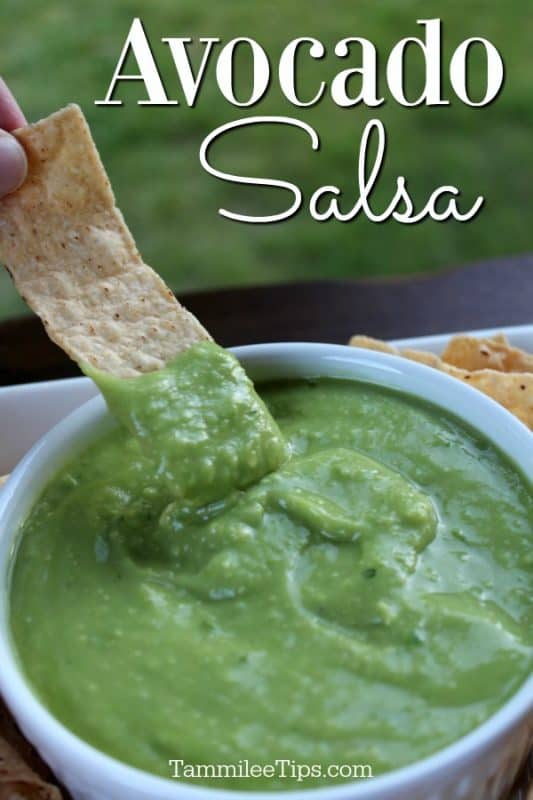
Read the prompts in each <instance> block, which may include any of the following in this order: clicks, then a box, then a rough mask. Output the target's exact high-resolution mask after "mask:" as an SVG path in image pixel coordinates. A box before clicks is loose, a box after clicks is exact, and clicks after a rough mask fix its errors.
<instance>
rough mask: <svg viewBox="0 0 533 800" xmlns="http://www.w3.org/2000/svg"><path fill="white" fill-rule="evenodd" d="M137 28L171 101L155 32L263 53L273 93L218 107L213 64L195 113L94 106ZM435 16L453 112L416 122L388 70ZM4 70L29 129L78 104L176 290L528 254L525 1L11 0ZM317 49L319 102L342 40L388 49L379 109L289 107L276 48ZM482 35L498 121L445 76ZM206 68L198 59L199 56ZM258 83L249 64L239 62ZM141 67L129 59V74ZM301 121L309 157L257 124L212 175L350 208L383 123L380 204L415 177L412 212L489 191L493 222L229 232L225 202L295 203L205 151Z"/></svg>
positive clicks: (531, 167) (1, 284)
mask: <svg viewBox="0 0 533 800" xmlns="http://www.w3.org/2000/svg"><path fill="white" fill-rule="evenodd" d="M135 16H140V17H141V18H142V20H143V22H144V25H145V28H146V31H147V33H148V36H149V38H150V41H151V43H152V46H153V50H154V53H155V55H156V58H157V61H158V64H159V66H160V69H161V72H162V74H163V75H164V80H165V85H166V88H167V92H168V95H169V97H171V98H172V99H176V98H178V99H180V100H181V98H182V94H181V88H180V85H179V82H178V79H177V76H176V73H175V70H174V67H173V64H172V61H171V58H170V53H169V51H168V48H167V46H166V45H163V44H162V43H161V42H160V38H161V37H162V36H192V37H195V36H217V37H219V38H221V39H222V40H223V41H226V42H227V41H229V40H230V39H231V38H234V37H235V36H241V35H245V36H251V37H253V38H256V39H257V40H258V41H259V42H260V43H261V44H262V45H263V46H264V47H265V48H266V50H267V52H268V54H269V56H270V59H271V63H272V65H273V68H274V69H273V74H274V80H273V82H272V86H271V89H270V92H269V94H268V96H267V99H265V100H263V101H262V102H261V103H260V104H259V105H257V106H255V107H254V108H253V109H237V108H234V107H233V106H231V105H230V104H229V103H228V102H227V101H226V100H225V99H224V98H223V97H222V96H221V94H220V93H219V90H218V87H217V84H216V81H215V73H214V68H215V61H214V60H213V61H212V62H211V63H210V68H209V70H208V73H207V76H206V80H205V82H204V84H203V86H202V90H201V93H200V96H199V99H198V101H197V104H196V107H195V108H194V109H190V108H188V107H187V106H186V105H184V104H181V105H180V106H178V107H165V108H150V107H142V106H137V105H136V104H135V100H136V99H141V98H143V97H144V96H145V93H144V90H142V89H141V88H140V86H139V84H133V83H131V84H129V85H128V86H126V87H125V85H124V84H122V88H121V89H120V90H119V96H120V97H121V98H123V99H125V100H126V103H125V105H124V106H122V107H98V106H95V105H94V100H95V99H102V98H103V97H104V96H105V93H106V91H107V87H108V85H109V82H110V80H111V76H112V74H113V71H114V68H115V64H116V62H117V59H118V57H119V54H120V51H121V49H122V45H123V42H124V40H125V37H126V34H127V32H128V30H129V27H130V24H131V21H132V19H133V17H135ZM432 17H441V18H442V20H443V29H444V65H445V66H444V69H443V76H444V87H445V93H446V95H447V96H448V98H449V99H451V100H452V104H451V105H450V106H445V107H441V108H430V109H426V108H416V109H406V108H403V107H401V106H399V105H398V104H397V103H396V102H395V101H394V100H393V99H391V98H390V95H389V93H388V89H387V86H386V83H385V63H386V57H387V54H388V52H389V50H390V48H391V47H392V46H393V44H394V43H395V42H396V41H398V39H400V38H402V37H404V36H410V35H420V34H421V31H422V29H421V28H420V27H419V26H417V25H416V20H417V19H418V18H423V19H428V18H432ZM0 23H1V24H0V37H1V42H0V73H1V74H2V75H3V77H4V78H5V79H6V81H7V82H8V83H9V84H10V86H11V87H12V89H13V91H14V93H15V94H16V96H17V97H18V99H19V101H20V104H21V105H22V107H23V109H24V111H25V113H26V115H27V117H28V119H30V120H35V119H38V118H39V117H41V116H45V115H47V114H48V113H50V112H51V111H53V110H55V109H57V108H59V107H60V106H63V105H65V104H66V103H68V102H70V101H77V102H79V103H80V104H81V106H82V107H83V109H84V111H85V113H86V114H87V116H88V118H89V121H90V124H91V127H92V130H93V133H94V137H95V139H96V141H97V144H98V146H99V148H100V151H101V154H102V157H103V160H104V162H105V164H106V167H107V169H108V171H109V174H110V177H111V180H112V183H113V186H114V188H115V192H116V194H117V198H118V203H119V205H120V207H121V208H122V209H123V211H124V214H125V216H126V219H127V220H128V222H129V225H130V227H131V229H132V231H133V233H134V235H135V237H136V239H137V242H138V245H139V248H140V250H141V252H142V253H143V255H144V256H145V259H146V261H147V262H148V263H150V264H151V265H152V266H154V267H155V268H156V269H157V270H158V271H160V272H161V274H162V275H163V276H164V277H165V278H166V279H167V281H168V282H169V283H170V284H171V285H172V287H173V288H175V289H177V290H178V291H180V290H185V289H190V288H204V287H214V286H223V285H228V284H239V283H260V282H274V281H282V280H291V279H313V278H326V277H327V278H332V277H359V276H387V275H389V276H390V275H398V274H404V273H415V272H422V271H430V270H432V271H433V270H437V269H440V268H442V267H445V266H451V265H454V264H458V263H463V262H468V261H470V260H475V259H483V258H494V257H497V256H502V255H509V254H513V253H518V252H524V251H527V250H532V249H533V225H532V223H531V219H530V205H531V186H532V183H533V180H532V179H533V154H532V151H533V136H532V132H533V102H532V92H531V89H532V79H531V53H532V50H531V43H532V42H533V14H532V13H531V2H530V0H507V2H505V3H496V2H491V3H487V2H486V0H484V1H483V2H477V1H476V0H471V2H469V3H465V2H464V1H463V0H440V2H431V0H429V1H428V2H423V3H422V2H409V0H402V1H399V0H381V1H380V2H376V1H375V0H334V1H333V2H329V3H325V2H323V0H321V1H320V2H319V1H318V0H271V1H270V2H262V0H203V1H202V2H200V1H199V0H150V2H147V1H145V2H143V3H139V2H130V1H129V0H91V2H90V3H87V2H86V0H69V1H68V2H58V0H42V1H41V0H2V3H1V7H0ZM304 35H306V36H316V37H317V38H319V39H320V40H321V41H323V42H324V44H325V45H326V46H327V48H328V51H329V53H330V54H329V55H328V56H327V57H326V58H325V59H324V60H323V61H321V62H318V61H317V62H311V60H305V59H303V60H302V61H303V62H304V63H305V65H306V66H305V68H304V69H301V70H300V72H299V78H300V85H301V88H302V91H305V89H306V87H307V89H308V91H309V93H311V92H312V93H313V94H314V92H315V91H316V87H317V85H318V82H319V81H320V80H328V79H329V80H330V79H331V78H332V77H333V76H334V75H335V74H336V73H337V72H338V71H339V70H340V69H346V68H348V67H349V66H358V64H357V51H354V58H353V60H351V59H344V60H340V59H338V58H336V57H335V56H334V54H333V46H334V44H335V43H336V41H337V40H338V39H341V38H344V37H347V36H350V35H352V36H364V37H367V38H369V39H371V40H372V41H374V42H375V44H376V45H377V46H378V48H379V53H380V84H379V91H380V92H381V93H382V94H384V96H385V98H386V103H385V104H384V105H382V106H381V107H379V108H377V109H365V108H361V107H356V108H354V109H340V108H337V107H336V106H335V105H334V104H333V102H332V101H331V99H329V97H326V99H324V100H322V102H320V103H319V104H318V105H317V106H315V107H314V108H311V109H295V108H293V107H292V106H291V105H290V104H289V103H288V102H287V101H286V100H284V99H283V97H282V95H281V92H280V90H279V88H278V86H277V83H276V80H275V76H276V64H277V58H278V57H279V54H280V52H281V50H282V48H283V46H284V45H285V44H286V43H287V42H288V41H289V40H290V39H292V38H294V37H297V36H304ZM470 36H484V37H486V38H488V39H490V40H491V41H492V42H493V43H494V44H495V45H496V46H497V47H498V48H499V50H500V52H501V53H502V55H503V57H504V61H505V65H506V85H505V87H504V90H503V92H502V94H501V95H500V96H499V98H498V99H497V100H496V101H495V102H494V103H492V104H491V105H490V106H489V107H487V108H483V109H472V108H468V107H465V106H464V105H463V104H462V103H461V102H460V101H459V100H457V99H456V98H455V99H454V96H453V95H452V94H451V92H450V90H449V81H448V80H447V72H448V64H449V57H450V53H451V52H453V50H454V49H455V47H456V46H457V45H458V44H459V43H460V42H461V41H462V40H463V39H465V38H468V37H470ZM191 52H192V53H193V54H194V55H193V60H195V63H198V60H199V57H200V55H201V54H200V51H199V49H194V48H193V50H192V51H191ZM238 63H239V72H240V73H242V79H241V80H239V82H238V90H239V91H242V92H243V93H244V92H245V91H246V88H247V87H248V86H249V85H250V81H249V78H247V77H246V76H247V75H248V74H249V73H248V67H249V60H248V59H247V57H246V54H245V53H244V52H241V53H240V54H239V57H238ZM421 65H422V60H421V57H420V55H419V54H417V53H416V52H415V51H414V50H412V51H411V52H410V56H409V61H408V85H409V91H410V92H412V96H413V97H415V96H416V92H417V87H418V89H419V88H420V86H421V81H422V75H421ZM129 66H130V67H131V71H134V70H135V63H134V62H133V63H131V61H130V64H129ZM484 69H485V67H484V61H483V59H482V58H481V57H479V55H476V53H474V54H473V57H472V61H471V80H472V91H473V93H474V94H475V93H476V92H477V93H478V95H479V93H480V92H481V91H482V87H483V82H482V81H481V78H482V76H483V75H484ZM253 114H280V115H290V116H297V117H299V118H300V119H302V120H305V121H306V122H308V123H309V124H311V125H313V126H314V127H315V128H316V130H317V132H318V133H319V135H320V137H321V141H322V149H321V151H320V152H319V153H316V152H313V151H312V150H311V148H310V145H309V141H308V139H307V137H306V136H305V134H303V132H301V131H297V130H291V129H288V128H285V127H283V128H278V127H277V126H265V127H264V128H261V129H260V128H259V127H257V126H255V127H254V128H253V130H252V129H247V131H246V132H245V133H239V134H233V135H230V136H227V137H225V139H224V140H223V141H221V142H220V143H219V144H217V145H216V147H214V148H213V161H214V162H215V161H216V166H217V167H218V168H220V169H223V170H226V171H228V172H235V173H240V174H244V175H256V176H263V177H267V176H270V177H277V178H285V179H287V180H291V181H292V182H294V183H297V184H298V185H299V186H301V188H302V189H303V191H304V192H305V195H306V197H307V198H309V195H310V194H311V193H312V191H313V190H314V189H315V188H317V187H319V186H321V185H323V184H337V185H338V186H340V187H342V188H343V189H344V191H345V194H346V198H347V201H346V203H347V206H348V207H349V206H351V205H352V204H353V203H354V202H355V200H356V199H357V184H356V178H355V166H356V158H357V154H358V149H359V141H360V136H361V132H362V130H363V127H364V124H365V122H366V121H367V120H368V119H369V118H371V117H372V116H378V117H379V118H380V119H382V120H383V122H384V123H385V125H386V127H387V132H388V156H387V165H386V169H385V170H384V172H383V173H382V176H381V179H380V183H379V188H378V190H377V191H376V193H375V200H374V206H375V208H377V209H382V208H383V207H384V206H385V205H387V204H388V202H389V201H390V199H391V197H392V194H393V189H394V185H395V179H396V176H397V175H400V174H401V175H405V176H406V177H407V180H408V186H409V188H410V191H411V195H412V197H413V199H414V200H415V202H416V203H417V204H419V205H423V204H425V202H426V200H427V198H428V196H429V194H430V193H431V192H432V191H433V190H434V189H435V188H436V187H438V186H440V185H443V184H455V185H456V186H458V187H459V188H461V189H462V190H463V196H464V200H463V208H469V207H470V205H471V204H472V202H473V200H474V198H475V197H476V196H477V195H478V194H481V195H484V196H485V198H486V205H485V208H484V209H483V210H482V211H481V213H480V214H479V215H478V216H477V218H476V219H475V220H473V221H471V222H469V223H466V224H460V223H458V222H447V223H436V222H433V221H431V220H430V221H425V222H423V223H420V224H417V225H413V226H408V225H401V224H398V223H396V222H394V221H389V222H387V223H384V224H379V225H377V224H373V223H371V222H369V221H368V220H366V219H365V218H363V217H358V218H357V219H356V220H354V221H352V222H350V223H346V224H342V223H339V222H337V221H330V222H328V223H325V224H319V223H317V222H315V221H314V220H312V219H311V217H310V216H309V214H308V212H307V211H306V210H305V209H304V210H303V211H301V212H300V213H299V214H298V215H297V216H296V217H294V218H293V219H291V220H289V221H285V222H283V223H281V224H274V225H245V224H242V223H236V222H232V221H229V220H226V219H223V218H222V217H220V216H219V215H218V214H217V209H218V208H219V207H221V206H225V207H226V208H230V209H233V210H240V211H241V212H248V213H254V214H259V213H273V211H274V210H279V209H280V207H283V206H282V205H280V204H282V203H285V202H286V198H287V195H286V194H281V193H280V192H276V191H272V190H268V189H259V188H257V187H252V188H250V187H235V186H231V185H230V184H228V183H225V182H222V181H217V180H216V179H215V178H213V177H212V176H210V175H208V174H207V173H206V172H205V171H204V170H203V169H202V168H201V166H200V163H199V160H198V149H199V147H200V144H201V142H202V140H203V138H204V137H205V136H206V135H207V134H208V133H209V132H210V131H211V130H212V129H213V128H215V127H217V126H219V125H221V124H223V123H225V122H228V121H230V120H232V119H237V118H239V117H242V116H246V115H253ZM23 308H24V307H23V304H22V302H21V301H20V300H19V299H18V298H17V296H16V293H15V291H14V290H13V288H12V286H11V284H10V281H9V279H8V278H7V276H6V275H5V274H4V273H3V272H2V273H1V274H0V316H3V317H5V316H8V315H11V314H15V313H20V311H22V310H23Z"/></svg>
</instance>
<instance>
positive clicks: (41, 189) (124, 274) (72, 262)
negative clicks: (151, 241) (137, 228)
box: [0, 105, 210, 377]
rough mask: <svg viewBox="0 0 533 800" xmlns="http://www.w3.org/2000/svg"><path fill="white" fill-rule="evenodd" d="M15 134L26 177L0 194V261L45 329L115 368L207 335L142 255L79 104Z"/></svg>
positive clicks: (160, 360) (132, 370) (154, 364)
mask: <svg viewBox="0 0 533 800" xmlns="http://www.w3.org/2000/svg"><path fill="white" fill-rule="evenodd" d="M14 135H15V136H16V137H17V139H18V140H19V142H20V143H21V144H22V145H23V147H24V149H25V150H26V153H27V156H28V163H29V169H28V178H27V179H26V182H25V183H24V184H23V185H22V187H21V188H20V189H19V190H18V191H16V192H15V193H14V194H11V195H8V196H7V197H5V198H4V199H3V200H2V201H0V260H1V261H3V262H4V263H5V265H6V266H7V268H8V270H9V272H10V274H11V276H12V277H13V280H14V281H15V284H16V286H17V289H18V290H19V292H20V294H21V295H22V297H23V298H24V300H25V301H26V302H27V303H28V305H29V306H30V307H31V308H32V309H33V310H34V311H35V312H36V313H37V314H38V315H39V316H40V317H41V319H42V321H43V323H44V325H45V327H46V330H47V333H48V335H49V336H50V338H51V339H53V341H55V342H56V343H57V344H58V345H59V346H60V347H62V348H63V350H65V351H66V352H67V353H68V354H69V355H70V356H71V357H72V358H73V359H75V360H76V361H78V363H84V362H88V363H89V364H92V365H93V366H95V367H97V368H98V369H101V370H104V371H106V372H112V373H113V374H115V375H117V376H122V377H128V376H134V375H138V374H139V373H141V372H149V371H151V370H155V369H159V368H160V367H162V366H164V365H165V364H166V363H167V362H168V361H170V360H171V359H172V358H173V357H174V356H175V355H176V354H177V353H179V352H180V351H182V350H184V349H186V348H187V347H189V346H190V345H191V344H192V343H194V342H195V341H199V340H202V339H208V338H210V337H209V334H208V333H207V332H206V331H205V330H204V328H203V327H202V326H201V325H200V323H199V322H198V321H197V320H196V319H195V318H194V317H193V316H192V315H191V314H190V313H189V312H188V311H186V310H185V309H184V308H183V307H182V306H180V305H179V303H178V302H177V301H176V299H175V297H174V295H173V294H172V292H171V291H170V289H169V288H168V287H167V286H166V285H165V284H164V282H163V281H162V280H161V278H160V277H159V276H158V275H157V274H156V273H155V272H154V271H153V270H152V269H150V267H148V266H146V264H144V263H143V260H142V258H141V256H140V254H139V252H138V250H137V248H136V246H135V242H134V241H133V237H132V235H131V233H130V232H129V230H128V228H127V227H126V224H125V222H124V219H123V217H122V215H121V213H120V211H119V209H118V208H117V207H116V204H115V198H114V196H113V192H112V190H111V186H110V183H109V180H108V178H107V175H106V173H105V171H104V168H103V166H102V162H101V160H100V157H99V155H98V151H97V150H96V147H95V144H94V142H93V140H92V138H91V134H90V131H89V127H88V125H87V122H86V121H85V117H84V116H83V114H82V112H81V110H80V109H79V108H78V106H75V105H70V106H68V107H67V108H65V109H63V110H62V111H58V112H57V113H55V114H52V115H51V116H50V117H48V118H47V119H44V120H41V121H40V122H37V123H36V124H35V125H29V126H28V127H26V128H21V129H19V130H17V131H15V132H14Z"/></svg>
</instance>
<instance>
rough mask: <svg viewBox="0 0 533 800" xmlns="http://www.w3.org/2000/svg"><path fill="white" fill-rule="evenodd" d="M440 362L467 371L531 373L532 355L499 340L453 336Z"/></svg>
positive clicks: (532, 368)
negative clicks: (487, 370)
mask: <svg viewBox="0 0 533 800" xmlns="http://www.w3.org/2000/svg"><path fill="white" fill-rule="evenodd" d="M442 360H443V361H446V363H447V364H452V365H453V366H455V367H460V368H461V369H468V370H480V369H492V370H497V371H498V372H533V354H532V353H526V352H525V351H524V350H520V349H519V348H518V347H512V346H511V345H510V344H509V343H508V342H507V341H501V339H492V338H490V339H477V338H476V337H475V336H454V337H453V338H452V339H450V341H449V342H448V345H447V347H446V349H445V350H444V353H443V354H442Z"/></svg>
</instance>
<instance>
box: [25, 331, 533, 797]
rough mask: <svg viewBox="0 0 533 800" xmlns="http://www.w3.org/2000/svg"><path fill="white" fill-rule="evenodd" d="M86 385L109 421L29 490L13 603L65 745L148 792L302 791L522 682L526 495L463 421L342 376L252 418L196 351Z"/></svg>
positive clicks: (417, 743)
mask: <svg viewBox="0 0 533 800" xmlns="http://www.w3.org/2000/svg"><path fill="white" fill-rule="evenodd" d="M93 377H94V378H95V380H96V381H97V383H98V384H99V385H100V387H101V389H102V391H103V393H104V395H105V397H106V399H107V402H108V404H109V407H110V409H111V411H112V412H113V414H114V415H115V416H116V417H117V419H118V421H119V423H120V424H119V425H118V426H117V427H116V428H115V429H114V430H112V431H111V432H108V433H105V434H103V435H102V436H101V438H100V439H98V440H97V441H96V442H95V443H94V444H92V445H91V446H90V447H89V448H88V449H87V450H86V451H85V452H83V453H82V454H81V455H80V456H79V457H77V458H76V459H75V460H74V461H73V462H72V463H71V464H69V465H68V466H67V467H66V468H65V469H63V470H62V471H61V473H60V474H58V475H57V476H56V477H55V478H54V479H53V480H52V481H51V483H50V484H49V486H48V487H47V489H46V490H45V491H44V493H43V494H42V496H41V498H40V499H39V500H38V502H37V504H36V505H35V507H34V508H33V510H32V511H31V513H30V514H29V517H28V519H27V521H26V522H25V524H24V526H23V531H22V536H21V542H20V545H19V549H18V553H17V555H16V560H15V564H14V569H13V576H12V586H11V625H12V633H13V637H14V642H15V645H16V648H17V651H18V654H19V657H20V660H21V663H22V665H23V668H24V670H25V672H26V674H27V676H28V678H29V680H30V681H31V683H32V685H33V686H34V688H35V691H36V692H37V694H38V696H39V697H40V698H41V700H42V701H43V702H44V703H45V704H46V705H47V707H48V708H49V709H50V710H51V712H52V713H53V714H55V715H56V716H57V718H58V719H60V720H61V721H62V722H63V723H64V724H65V725H67V726H68V727H69V728H70V729H72V730H73V731H74V732H75V733H76V734H78V735H79V736H80V737H82V738H83V739H85V740H87V741H88V742H90V743H91V744H93V745H95V746H96V747H98V748H100V749H101V750H103V751H105V752H107V753H109V754H111V755H112V756H115V757H116V758H118V759H120V760H122V761H124V762H127V763H129V764H133V765H135V766H137V767H139V768H141V769H144V770H147V771H149V772H153V773H156V774H159V775H162V776H165V777H171V775H172V769H171V767H170V766H169V761H171V760H181V761H183V763H185V764H190V765H194V764H202V765H206V764H207V765H237V764H238V763H239V762H241V763H242V762H243V761H244V760H247V761H249V762H250V763H252V764H261V765H272V764H275V763H276V762H277V760H279V759H282V760H291V761H294V762H295V763H297V764H305V765H319V766H320V768H321V769H322V775H321V777H315V778H313V779H311V778H310V779H308V780H307V781H306V782H304V783H299V782H297V778H296V777H294V774H292V777H285V778H283V777H281V776H280V774H278V772H275V773H274V774H273V775H272V774H270V773H269V774H268V776H267V774H266V772H265V774H263V776H262V777H255V778H248V779H242V778H235V777H231V774H229V775H228V777H226V778H220V777H219V778H211V779H210V778H209V777H208V776H207V777H206V776H204V777H203V778H201V779H199V782H201V783H211V784H212V785H216V786H218V787H219V788H221V787H226V788H229V787H231V788H237V789H239V788H240V789H257V790H259V789H290V788H296V787H299V788H302V787H303V786H307V785H313V786H315V785H319V784H321V783H331V782H332V781H334V780H341V778H340V777H334V776H333V774H332V773H331V772H328V767H329V765H343V764H345V765H353V764H359V765H362V764H364V765H370V766H371V768H372V773H373V775H379V774H380V773H383V772H385V771H387V770H390V769H393V768H395V767H399V766H401V765H405V764H408V763H410V762H413V761H415V760H417V759H419V758H421V757H423V756H426V755H429V754H430V753H432V752H434V751H436V750H437V749H439V748H441V747H443V746H444V745H446V744H449V743H451V742H453V741H454V740H456V739H458V738H459V737H460V736H461V735H463V734H465V733H467V732H468V731H470V730H471V729H472V728H474V727H475V726H476V725H478V724H479V723H480V722H482V721H483V720H485V719H486V718H487V717H488V716H490V714H491V713H493V712H494V711H495V710H496V709H498V708H499V707H500V706H501V705H502V704H503V702H504V701H505V700H506V699H507V698H508V697H509V696H510V695H511V694H512V693H513V692H514V691H515V690H516V689H517V688H518V687H519V686H520V684H521V683H522V682H523V680H524V679H525V678H526V677H527V675H528V674H529V671H530V669H531V653H532V640H531V617H530V616H529V617H528V615H530V613H531V602H530V590H531V575H532V571H533V556H532V548H531V533H532V530H533V495H532V491H531V486H530V485H529V484H528V482H527V480H526V479H525V478H524V477H523V476H522V475H521V474H520V473H519V472H518V471H517V470H516V469H515V468H514V467H513V465H512V464H510V463H509V462H508V461H507V460H506V459H505V458H504V457H503V456H502V455H501V454H500V453H499V452H498V451H497V450H496V449H495V448H494V447H493V446H491V445H490V444H489V443H488V442H487V441H485V440H484V439H483V438H482V437H481V436H479V435H478V434H476V433H474V432H472V431H471V430H469V429H468V428H466V427H465V426H463V425H462V424H461V423H460V422H459V421H458V420H456V419H455V418H453V417H452V416H448V415H447V414H446V413H445V412H443V411H442V410H440V409H436V408H434V407H431V406H430V405H427V404H425V403H423V402H419V401H418V400H415V399H413V398H410V397H408V396H405V395H401V394H398V393H394V392H392V391H388V390H385V389H384V388H382V387H379V386H373V385H370V384H365V383H359V382H355V381H350V380H332V379H318V380H294V381H283V382H276V383H270V384H262V385H261V386H260V387H259V392H260V395H261V398H262V400H260V399H259V398H258V397H257V395H256V394H255V392H254V390H253V387H252V386H251V384H250V382H249V381H248V379H247V378H246V376H245V375H244V372H243V371H242V369H241V368H240V367H239V366H238V364H237V362H236V361H235V360H234V359H233V357H232V356H231V355H229V354H228V353H226V352H224V351H223V350H221V349H220V348H218V347H216V346H215V345H213V344H210V343H209V344H201V345H195V346H194V347H193V348H191V349H190V350H189V351H188V352H187V353H185V354H183V355H181V356H179V357H178V358H177V359H176V360H175V361H174V362H173V363H172V364H170V365H169V366H168V367H167V368H166V369H164V370H162V371H160V372H158V373H152V374H148V375H145V376H142V377H139V378H135V379H130V380H117V379H115V378H111V377H109V376H107V375H103V374H101V373H97V374H96V373H95V374H94V375H93ZM268 412H270V414H271V415H272V416H270V414H269V413H268ZM274 420H275V422H274ZM524 435H527V434H526V433H524ZM313 774H315V775H317V774H318V773H317V772H316V771H315V772H314V773H313Z"/></svg>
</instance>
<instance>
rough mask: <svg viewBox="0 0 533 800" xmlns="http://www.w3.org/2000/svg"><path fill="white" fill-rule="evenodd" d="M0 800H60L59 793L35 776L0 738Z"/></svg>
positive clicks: (56, 789) (14, 751) (54, 787)
mask: <svg viewBox="0 0 533 800" xmlns="http://www.w3.org/2000/svg"><path fill="white" fill-rule="evenodd" d="M0 800H61V792H60V791H59V789H58V788H57V787H56V786H52V785H51V784H50V783H47V782H46V781H44V780H43V779H42V778H40V777H39V775H37V773H36V772H34V771H33V770H32V769H30V767H29V766H28V765H27V764H26V762H25V761H23V759H22V758H21V757H20V756H19V754H18V753H17V751H16V750H14V749H13V747H11V745H10V744H8V742H7V741H6V740H5V739H3V738H2V737H0Z"/></svg>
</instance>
